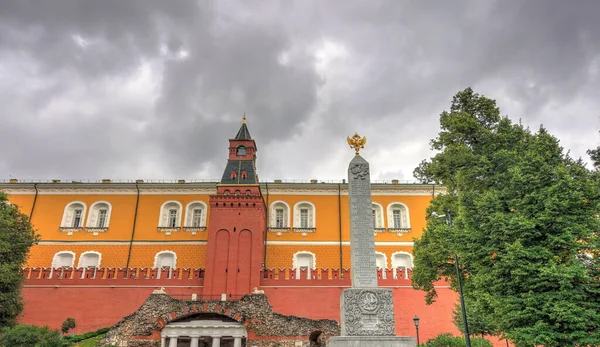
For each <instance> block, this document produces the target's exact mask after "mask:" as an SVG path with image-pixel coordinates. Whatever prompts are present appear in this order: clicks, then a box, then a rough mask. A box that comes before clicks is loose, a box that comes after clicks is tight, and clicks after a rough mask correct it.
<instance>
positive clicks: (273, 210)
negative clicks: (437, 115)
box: [61, 200, 410, 230]
mask: <svg viewBox="0 0 600 347" xmlns="http://www.w3.org/2000/svg"><path fill="white" fill-rule="evenodd" d="M292 210H293V217H292V216H291V212H292ZM111 211H112V206H111V204H110V203H108V202H106V201H98V202H95V203H93V204H92V206H91V207H90V212H89V213H88V215H87V223H86V227H87V228H108V225H109V223H110V215H111ZM182 211H183V206H182V205H181V203H180V202H178V201H174V200H171V201H167V202H165V203H163V204H162V206H161V207H160V217H159V220H158V227H159V228H161V227H162V228H179V227H181V222H182V221H181V217H182ZM206 211H207V205H206V203H204V202H203V201H192V202H190V203H189V204H188V205H187V206H186V209H185V222H184V225H183V226H184V227H191V228H203V227H206V214H207V213H206ZM372 212H373V228H374V229H384V228H385V227H384V222H383V207H382V206H381V205H380V204H378V203H373V209H372ZM85 217H86V204H85V203H83V202H80V201H74V202H71V203H69V204H68V205H67V206H66V207H65V212H64V214H63V219H62V223H61V227H62V228H82V227H83V221H84V220H85ZM292 218H293V227H294V228H296V229H314V228H315V226H316V209H315V205H313V204H312V203H311V202H308V201H301V202H298V203H296V204H295V205H294V208H293V209H291V208H290V206H289V205H288V204H287V203H286V202H284V201H275V202H273V203H272V204H271V206H270V221H269V227H270V228H274V229H278V228H279V229H285V228H290V227H291V225H292V223H290V220H292ZM387 222H388V223H387V228H388V229H398V230H399V229H410V216H409V212H408V207H406V205H405V204H403V203H401V202H393V203H391V204H389V205H388V207H387Z"/></svg>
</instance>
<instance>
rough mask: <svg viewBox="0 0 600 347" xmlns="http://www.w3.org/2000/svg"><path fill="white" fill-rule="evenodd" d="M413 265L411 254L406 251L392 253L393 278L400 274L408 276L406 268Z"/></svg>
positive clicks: (410, 267) (404, 276)
mask: <svg viewBox="0 0 600 347" xmlns="http://www.w3.org/2000/svg"><path fill="white" fill-rule="evenodd" d="M412 267H413V258H412V255H411V254H410V253H408V252H402V251H400V252H395V253H393V254H392V268H393V269H394V278H398V277H400V276H402V277H403V278H408V269H412Z"/></svg>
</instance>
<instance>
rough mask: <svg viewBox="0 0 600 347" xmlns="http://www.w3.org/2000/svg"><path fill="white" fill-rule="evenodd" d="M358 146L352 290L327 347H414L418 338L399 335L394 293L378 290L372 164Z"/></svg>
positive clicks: (352, 172)
mask: <svg viewBox="0 0 600 347" xmlns="http://www.w3.org/2000/svg"><path fill="white" fill-rule="evenodd" d="M354 140H355V141H357V142H358V143H359V145H358V146H361V148H362V146H364V142H366V140H364V138H363V139H362V142H360V141H361V139H360V137H359V136H358V135H355V136H354ZM348 142H349V143H351V139H350V138H349V139H348ZM351 146H352V144H351ZM354 147H355V148H356V156H355V157H354V159H352V161H351V162H350V166H349V167H348V192H349V196H350V258H351V272H352V288H350V289H345V290H344V291H343V293H342V295H341V297H340V321H341V326H342V331H341V333H342V336H334V337H332V338H330V339H329V341H328V342H327V346H330V347H341V346H344V347H348V346H353V347H359V346H369V347H388V346H390V347H391V346H399V347H414V346H416V342H415V339H414V338H412V337H405V336H396V329H395V320H394V297H393V295H392V290H391V289H385V288H378V287H377V261H376V257H375V238H374V236H373V212H372V211H373V210H372V209H373V207H372V200H371V179H370V173H369V163H368V162H367V161H366V160H365V159H363V158H362V157H361V156H360V155H359V154H358V147H357V146H354Z"/></svg>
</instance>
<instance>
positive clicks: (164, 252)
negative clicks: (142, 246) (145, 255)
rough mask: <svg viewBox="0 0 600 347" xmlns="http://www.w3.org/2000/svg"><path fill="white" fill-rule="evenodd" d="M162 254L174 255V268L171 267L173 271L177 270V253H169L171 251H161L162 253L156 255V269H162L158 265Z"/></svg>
mask: <svg viewBox="0 0 600 347" xmlns="http://www.w3.org/2000/svg"><path fill="white" fill-rule="evenodd" d="M162 254H171V255H173V266H172V267H171V269H176V268H177V253H175V252H174V251H169V250H164V251H160V252H158V253H156V255H154V269H160V267H159V266H158V263H159V259H160V256H161V255H162Z"/></svg>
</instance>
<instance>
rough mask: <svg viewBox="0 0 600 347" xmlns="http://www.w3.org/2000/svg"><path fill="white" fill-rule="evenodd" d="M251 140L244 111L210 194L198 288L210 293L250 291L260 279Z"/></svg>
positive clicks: (261, 224) (259, 200) (261, 212)
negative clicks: (203, 270)
mask: <svg viewBox="0 0 600 347" xmlns="http://www.w3.org/2000/svg"><path fill="white" fill-rule="evenodd" d="M255 161H256V143H255V142H254V140H253V139H252V137H250V132H248V127H247V126H246V116H244V122H243V124H242V127H241V128H240V130H239V131H238V133H237V135H236V136H235V138H233V139H230V140H229V159H228V160H227V165H226V166H225V172H224V173H223V177H222V178H221V183H220V184H218V185H217V194H216V195H212V196H211V197H210V217H209V218H210V219H209V224H208V244H207V250H206V274H205V277H204V291H203V294H204V295H205V296H207V297H210V298H215V299H216V298H220V297H221V294H227V296H228V297H231V296H239V295H243V294H248V293H250V292H251V291H252V290H253V288H254V287H258V286H259V284H260V270H261V268H262V261H263V256H264V252H265V250H264V239H265V238H264V235H265V231H266V208H265V204H264V200H263V197H262V194H261V192H260V187H259V185H258V176H257V174H256V166H255Z"/></svg>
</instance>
